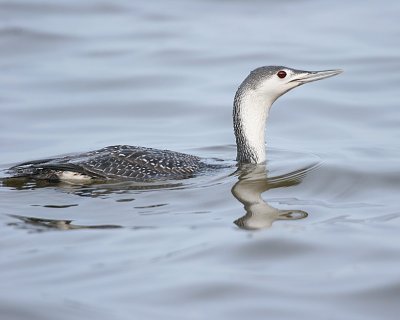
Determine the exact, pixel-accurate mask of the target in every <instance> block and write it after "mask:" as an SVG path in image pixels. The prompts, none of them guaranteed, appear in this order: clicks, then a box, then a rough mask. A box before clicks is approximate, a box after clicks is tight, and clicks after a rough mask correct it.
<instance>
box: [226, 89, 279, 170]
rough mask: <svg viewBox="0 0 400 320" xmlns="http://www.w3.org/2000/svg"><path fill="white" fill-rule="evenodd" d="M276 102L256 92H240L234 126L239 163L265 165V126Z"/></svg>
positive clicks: (237, 98) (237, 95)
mask: <svg viewBox="0 0 400 320" xmlns="http://www.w3.org/2000/svg"><path fill="white" fill-rule="evenodd" d="M273 102H274V101H273V100H271V101H269V100H268V99H267V100H266V98H265V95H261V94H257V93H256V92H255V91H254V90H240V89H239V90H238V92H237V93H236V96H235V100H234V103H233V124H234V130H235V136H236V145H237V158H236V160H237V161H238V162H239V163H264V162H265V161H266V151H265V126H266V121H267V118H268V113H269V109H270V107H271V105H272V103H273Z"/></svg>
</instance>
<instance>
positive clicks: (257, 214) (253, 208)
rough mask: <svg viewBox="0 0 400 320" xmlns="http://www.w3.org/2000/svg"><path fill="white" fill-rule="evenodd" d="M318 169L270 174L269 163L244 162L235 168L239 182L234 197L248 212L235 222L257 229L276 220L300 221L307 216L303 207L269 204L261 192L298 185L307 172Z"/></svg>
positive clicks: (235, 187)
mask: <svg viewBox="0 0 400 320" xmlns="http://www.w3.org/2000/svg"><path fill="white" fill-rule="evenodd" d="M314 168H316V165H315V164H314V165H309V166H307V167H305V168H301V169H298V170H296V171H293V172H290V173H287V174H283V175H279V176H275V177H268V171H267V167H266V165H251V164H248V165H243V166H240V167H239V169H238V170H237V171H236V174H237V175H238V181H237V182H236V183H235V185H234V186H233V187H232V190H231V191H232V194H233V196H234V197H235V198H236V199H237V200H239V201H240V202H241V203H242V204H243V206H244V209H245V211H246V214H245V215H244V216H242V217H240V218H239V219H237V220H235V221H234V223H235V224H236V225H237V226H238V227H239V228H241V229H245V230H258V229H265V228H270V227H271V226H272V224H273V222H274V221H277V220H299V219H304V218H306V217H307V216H308V213H307V212H305V211H303V210H281V209H277V208H274V207H272V206H270V205H269V204H268V203H267V202H266V201H265V200H264V199H263V198H262V196H261V195H262V193H263V192H266V191H268V190H270V189H274V188H282V187H291V186H295V185H298V184H299V183H300V182H301V181H302V179H303V178H304V177H305V176H306V174H307V173H308V172H309V171H310V170H313V169H314Z"/></svg>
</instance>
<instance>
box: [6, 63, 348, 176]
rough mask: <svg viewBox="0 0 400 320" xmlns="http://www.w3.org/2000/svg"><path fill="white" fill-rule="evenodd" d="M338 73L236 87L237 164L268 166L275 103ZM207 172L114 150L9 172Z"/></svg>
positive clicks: (184, 160)
mask: <svg viewBox="0 0 400 320" xmlns="http://www.w3.org/2000/svg"><path fill="white" fill-rule="evenodd" d="M340 72H341V70H326V71H302V70H295V69H290V68H286V67H281V66H279V67H278V66H269V67H261V68H257V69H255V70H253V71H252V72H251V73H250V74H249V76H248V77H247V78H246V79H245V80H244V81H243V82H242V84H241V85H240V86H239V88H238V90H237V92H236V95H235V99H234V108H233V122H234V131H235V136H236V144H237V159H236V160H237V161H238V162H239V163H254V164H260V163H264V162H265V161H266V152H265V125H266V120H267V117H268V113H269V110H270V108H271V105H272V104H273V102H274V101H275V100H276V99H277V98H278V97H279V96H281V95H283V94H284V93H286V92H287V91H289V90H291V89H293V88H295V87H297V86H299V85H301V84H303V83H306V82H311V81H316V80H319V79H324V78H327V77H331V76H334V75H336V74H338V73H340ZM207 167H209V165H208V164H207V163H206V161H204V160H203V159H201V158H199V157H196V156H192V155H188V154H184V153H179V152H174V151H169V150H158V149H152V148H144V147H135V146H127V145H117V146H110V147H105V148H103V149H99V150H95V151H91V152H86V153H80V154H76V155H73V156H64V157H56V158H50V159H43V160H35V161H30V162H25V163H21V164H18V165H16V166H14V167H12V168H10V172H11V173H12V174H13V176H14V177H24V178H32V179H45V180H51V181H60V180H80V181H84V180H86V181H93V180H133V181H152V180H159V179H184V178H189V177H192V176H193V175H195V174H197V173H199V172H200V171H201V170H203V169H205V168H207Z"/></svg>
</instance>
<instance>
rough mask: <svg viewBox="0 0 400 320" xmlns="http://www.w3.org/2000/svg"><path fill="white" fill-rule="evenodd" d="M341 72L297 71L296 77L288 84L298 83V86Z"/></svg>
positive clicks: (340, 71) (338, 70)
mask: <svg viewBox="0 0 400 320" xmlns="http://www.w3.org/2000/svg"><path fill="white" fill-rule="evenodd" d="M342 72H343V70H340V69H337V70H324V71H299V73H298V74H297V75H294V77H295V78H294V79H293V80H291V81H290V82H298V83H299V84H303V83H307V82H312V81H317V80H322V79H325V78H329V77H333V76H336V75H337V74H339V73H342Z"/></svg>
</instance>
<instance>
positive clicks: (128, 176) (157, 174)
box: [11, 145, 206, 181]
mask: <svg viewBox="0 0 400 320" xmlns="http://www.w3.org/2000/svg"><path fill="white" fill-rule="evenodd" d="M205 166H206V164H205V163H203V162H202V161H201V160H200V158H199V157H196V156H192V155H189V154H184V153H179V152H174V151H170V150H159V149H152V148H144V147H135V146H127V145H117V146H109V147H105V148H103V149H99V150H96V151H90V152H86V153H80V154H76V155H73V156H64V157H59V158H51V159H44V160H37V161H31V162H26V163H22V164H19V165H17V166H15V167H13V168H11V169H13V170H14V171H15V172H16V174H17V176H26V177H35V178H36V179H46V180H50V181H58V180H86V181H87V180H134V181H149V180H161V179H185V178H189V177H192V176H193V175H194V174H195V173H197V172H199V171H200V170H201V169H203V168H205Z"/></svg>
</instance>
